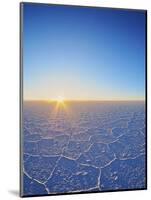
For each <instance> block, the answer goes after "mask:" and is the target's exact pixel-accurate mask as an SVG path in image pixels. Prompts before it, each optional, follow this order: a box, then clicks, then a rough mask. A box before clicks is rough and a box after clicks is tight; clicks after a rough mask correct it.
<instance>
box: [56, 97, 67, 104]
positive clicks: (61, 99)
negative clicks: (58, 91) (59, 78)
mask: <svg viewBox="0 0 151 200" xmlns="http://www.w3.org/2000/svg"><path fill="white" fill-rule="evenodd" d="M56 101H57V102H58V103H60V104H61V103H64V101H65V99H64V98H63V97H62V96H59V97H58V98H57V99H56Z"/></svg>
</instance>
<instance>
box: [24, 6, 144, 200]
mask: <svg viewBox="0 0 151 200" xmlns="http://www.w3.org/2000/svg"><path fill="white" fill-rule="evenodd" d="M146 26H147V11H146V10H134V9H115V8H114V9H113V8H100V7H85V6H70V5H55V4H41V3H21V4H20V41H21V43H20V66H21V76H20V86H21V88H20V91H21V92H20V99H21V101H20V118H21V122H20V124H21V133H20V187H21V189H20V195H21V196H22V197H28V196H41V195H57V194H72V193H91V192H109V191H121V190H122V191H123V190H140V189H147V159H146V157H147V155H146V154H147V146H146V145H147V127H146V125H147V112H146V109H147V80H146V79H147V71H146V70H147V66H146V65H147V62H146V60H147V56H146V55H147V53H146V49H147V47H146V43H147V36H146V35H147V33H146V29H147V28H146Z"/></svg>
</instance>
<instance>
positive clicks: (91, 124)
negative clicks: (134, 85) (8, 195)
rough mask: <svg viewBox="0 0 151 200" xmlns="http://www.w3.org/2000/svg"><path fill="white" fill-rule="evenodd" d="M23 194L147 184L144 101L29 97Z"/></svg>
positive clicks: (96, 189)
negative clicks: (61, 103) (60, 103)
mask: <svg viewBox="0 0 151 200" xmlns="http://www.w3.org/2000/svg"><path fill="white" fill-rule="evenodd" d="M23 119H24V131H23V136H24V137H23V138H24V141H23V144H24V146H23V154H24V157H23V171H24V177H23V181H24V186H25V187H24V196H27V195H36V194H55V193H70V192H84V191H90V192H91V191H108V190H119V189H138V188H142V189H143V188H145V187H146V185H145V184H146V177H145V174H146V173H145V169H146V166H145V164H146V163H145V156H146V152H145V149H146V144H145V141H146V140H145V136H146V133H145V130H146V127H145V104H144V102H126V101H125V102H69V103H67V107H66V108H63V107H58V108H57V110H56V105H55V103H49V102H24V111H23Z"/></svg>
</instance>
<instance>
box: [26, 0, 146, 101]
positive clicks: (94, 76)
mask: <svg viewBox="0 0 151 200" xmlns="http://www.w3.org/2000/svg"><path fill="white" fill-rule="evenodd" d="M23 73H24V77H23V85H24V86H23V90H24V100H49V99H50V100H54V99H57V98H58V97H63V98H64V99H67V100H142V99H144V98H145V11H134V10H133V11H132V10H131V11H130V10H129V11H128V10H117V9H103V8H101V9H100V8H85V7H73V6H72V7H71V6H55V5H51V6H50V5H44V4H29V3H25V4H24V6H23Z"/></svg>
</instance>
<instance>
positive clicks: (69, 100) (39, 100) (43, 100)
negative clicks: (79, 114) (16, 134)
mask: <svg viewBox="0 0 151 200" xmlns="http://www.w3.org/2000/svg"><path fill="white" fill-rule="evenodd" d="M145 100H146V99H113V100H112V99H64V100H63V101H64V102H101V101H102V102H104V101H110V102H112V101H145ZM23 101H24V102H31V101H32V102H34V101H36V102H49V103H51V102H52V103H53V102H57V99H23Z"/></svg>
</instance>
